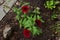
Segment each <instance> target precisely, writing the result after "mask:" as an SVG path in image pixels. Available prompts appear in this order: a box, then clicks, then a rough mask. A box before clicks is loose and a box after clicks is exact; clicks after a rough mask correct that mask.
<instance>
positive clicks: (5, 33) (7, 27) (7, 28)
mask: <svg viewBox="0 0 60 40" xmlns="http://www.w3.org/2000/svg"><path fill="white" fill-rule="evenodd" d="M10 30H11V27H10V25H6V26H5V29H4V30H3V37H4V38H6V37H7V34H8V32H9V31H10Z"/></svg>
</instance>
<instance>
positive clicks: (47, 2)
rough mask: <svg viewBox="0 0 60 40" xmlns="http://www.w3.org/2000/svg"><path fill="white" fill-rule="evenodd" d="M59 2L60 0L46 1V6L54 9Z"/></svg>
mask: <svg viewBox="0 0 60 40" xmlns="http://www.w3.org/2000/svg"><path fill="white" fill-rule="evenodd" d="M59 3H60V1H55V0H49V1H46V3H45V4H44V6H45V8H48V9H51V10H53V9H54V8H56V5H57V4H59Z"/></svg>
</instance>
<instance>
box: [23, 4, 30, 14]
mask: <svg viewBox="0 0 60 40" xmlns="http://www.w3.org/2000/svg"><path fill="white" fill-rule="evenodd" d="M28 10H29V6H27V5H26V6H23V7H22V12H23V13H27V12H28Z"/></svg>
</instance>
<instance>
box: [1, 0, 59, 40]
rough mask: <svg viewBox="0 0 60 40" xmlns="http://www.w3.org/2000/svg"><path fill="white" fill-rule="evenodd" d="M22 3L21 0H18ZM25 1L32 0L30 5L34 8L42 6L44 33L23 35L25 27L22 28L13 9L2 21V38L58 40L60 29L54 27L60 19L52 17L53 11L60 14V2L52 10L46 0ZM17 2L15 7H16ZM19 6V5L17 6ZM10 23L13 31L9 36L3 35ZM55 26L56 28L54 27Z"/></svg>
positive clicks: (8, 39)
mask: <svg viewBox="0 0 60 40" xmlns="http://www.w3.org/2000/svg"><path fill="white" fill-rule="evenodd" d="M18 2H19V3H20V1H18ZM23 2H30V6H32V10H33V9H34V7H39V8H40V14H39V15H40V16H42V19H43V20H44V22H43V23H42V25H41V26H40V28H41V29H42V33H41V34H39V35H36V36H32V35H31V36H30V38H25V37H24V35H23V31H24V27H22V28H20V24H19V21H18V20H17V19H16V14H15V12H14V11H13V10H12V9H13V8H11V10H10V11H9V12H8V13H7V14H6V15H5V17H4V18H3V19H2V20H1V21H0V40H58V37H59V36H58V33H57V32H60V31H58V30H57V31H56V29H57V28H55V27H53V26H55V24H56V23H57V22H58V21H60V19H59V17H56V18H51V16H52V15H53V12H54V13H56V14H60V12H59V10H58V7H60V3H59V4H57V5H56V6H57V7H56V8H53V9H52V10H50V9H48V8H45V6H44V3H45V2H46V0H23ZM16 6H17V5H16V4H15V5H14V6H13V7H16ZM17 7H19V6H17ZM7 25H9V26H10V27H11V30H10V31H11V32H9V33H8V35H7V37H6V38H4V37H3V30H4V29H5V27H7ZM54 28H55V29H54Z"/></svg>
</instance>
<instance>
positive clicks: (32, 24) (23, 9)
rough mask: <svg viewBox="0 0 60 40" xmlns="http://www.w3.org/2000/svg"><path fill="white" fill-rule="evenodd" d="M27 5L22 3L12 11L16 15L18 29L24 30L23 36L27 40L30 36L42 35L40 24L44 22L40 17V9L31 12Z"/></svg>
mask: <svg viewBox="0 0 60 40" xmlns="http://www.w3.org/2000/svg"><path fill="white" fill-rule="evenodd" d="M30 8H31V6H30V5H29V3H25V2H24V3H23V4H22V5H20V8H17V7H14V8H13V11H14V12H15V13H16V19H17V20H18V21H19V24H20V28H22V27H23V28H24V31H23V35H24V36H25V37H26V38H29V37H30V36H31V34H32V35H33V36H35V35H40V34H41V33H42V29H41V28H40V27H41V26H42V23H44V20H43V19H42V16H40V8H39V7H36V8H35V9H34V10H32V11H31V9H30Z"/></svg>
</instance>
